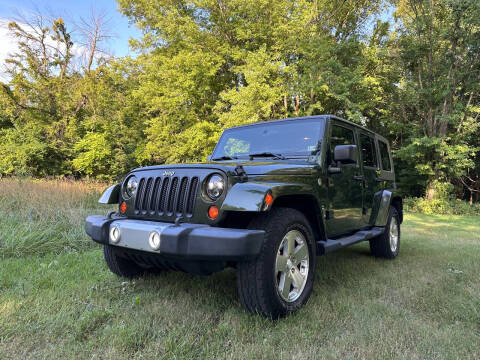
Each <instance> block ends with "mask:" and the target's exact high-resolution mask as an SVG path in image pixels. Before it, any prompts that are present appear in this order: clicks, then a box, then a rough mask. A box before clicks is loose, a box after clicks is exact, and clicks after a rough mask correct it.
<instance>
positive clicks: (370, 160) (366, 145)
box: [360, 134, 377, 168]
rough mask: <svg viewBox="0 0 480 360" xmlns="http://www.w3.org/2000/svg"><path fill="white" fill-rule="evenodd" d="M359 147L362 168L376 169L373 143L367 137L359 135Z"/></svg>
mask: <svg viewBox="0 0 480 360" xmlns="http://www.w3.org/2000/svg"><path fill="white" fill-rule="evenodd" d="M360 146H361V148H362V160H363V166H370V167H375V168H376V167H377V157H376V156H375V142H374V140H373V138H371V137H370V136H368V135H365V134H360Z"/></svg>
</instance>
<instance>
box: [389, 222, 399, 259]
mask: <svg viewBox="0 0 480 360" xmlns="http://www.w3.org/2000/svg"><path fill="white" fill-rule="evenodd" d="M388 237H389V240H390V250H392V253H394V252H396V251H397V247H398V222H397V218H396V217H394V216H393V217H392V219H391V220H390V229H389V232H388Z"/></svg>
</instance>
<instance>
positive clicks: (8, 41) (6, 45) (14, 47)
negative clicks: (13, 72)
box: [0, 18, 18, 81]
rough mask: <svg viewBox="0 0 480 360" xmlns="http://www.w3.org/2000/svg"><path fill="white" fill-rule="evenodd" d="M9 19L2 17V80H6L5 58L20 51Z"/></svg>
mask: <svg viewBox="0 0 480 360" xmlns="http://www.w3.org/2000/svg"><path fill="white" fill-rule="evenodd" d="M9 22H10V21H9V20H7V19H1V18H0V81H6V80H7V77H6V74H5V60H6V59H7V58H8V57H10V55H11V54H13V53H15V52H16V51H18V44H17V42H16V41H15V39H14V38H13V37H12V36H11V35H10V32H9V30H8V23H9Z"/></svg>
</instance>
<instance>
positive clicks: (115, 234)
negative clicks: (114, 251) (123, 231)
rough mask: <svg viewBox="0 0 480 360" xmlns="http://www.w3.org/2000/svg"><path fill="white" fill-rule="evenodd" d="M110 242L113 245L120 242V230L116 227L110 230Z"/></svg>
mask: <svg viewBox="0 0 480 360" xmlns="http://www.w3.org/2000/svg"><path fill="white" fill-rule="evenodd" d="M110 241H111V242H112V243H114V244H116V243H118V242H119V241H120V229H119V228H118V227H116V226H112V227H111V228H110Z"/></svg>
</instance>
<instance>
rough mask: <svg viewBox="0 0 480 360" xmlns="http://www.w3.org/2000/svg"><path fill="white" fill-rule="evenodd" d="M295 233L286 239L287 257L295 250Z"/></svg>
mask: <svg viewBox="0 0 480 360" xmlns="http://www.w3.org/2000/svg"><path fill="white" fill-rule="evenodd" d="M295 238H296V236H295V233H293V232H292V233H290V234H289V235H288V237H287V240H288V248H287V255H292V254H293V251H294V250H295Z"/></svg>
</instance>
